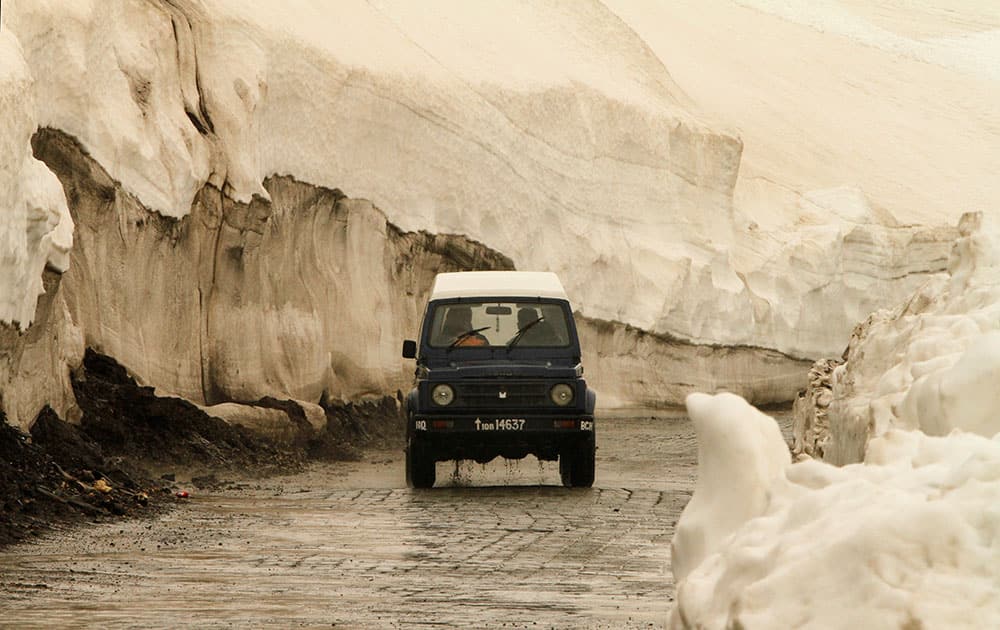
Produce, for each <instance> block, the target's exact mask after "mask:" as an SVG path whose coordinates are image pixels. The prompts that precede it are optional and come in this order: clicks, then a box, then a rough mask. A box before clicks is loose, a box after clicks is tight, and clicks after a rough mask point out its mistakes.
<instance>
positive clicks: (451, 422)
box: [407, 414, 596, 463]
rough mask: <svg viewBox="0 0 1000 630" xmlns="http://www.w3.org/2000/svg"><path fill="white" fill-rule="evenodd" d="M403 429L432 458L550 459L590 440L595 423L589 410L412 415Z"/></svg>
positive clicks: (592, 442)
mask: <svg viewBox="0 0 1000 630" xmlns="http://www.w3.org/2000/svg"><path fill="white" fill-rule="evenodd" d="M409 425H410V426H409V427H407V432H408V434H409V435H410V439H411V440H416V441H418V442H420V443H422V444H423V445H425V446H426V448H427V450H428V452H429V453H430V454H431V455H432V456H433V457H434V459H435V460H438V461H445V460H451V459H454V460H463V459H466V460H475V461H477V462H480V463H485V462H488V461H490V460H491V459H493V458H494V457H498V456H499V457H505V458H507V459H521V458H522V457H525V456H527V455H534V456H536V457H537V458H538V459H544V460H555V459H557V458H558V457H559V456H560V454H562V453H565V452H568V451H574V450H576V449H579V448H581V447H583V446H586V445H588V444H589V445H593V444H594V432H595V429H596V425H595V423H594V417H593V416H592V415H588V414H570V415H558V416H557V415H549V416H519V415H515V414H512V415H503V416H501V415H485V414H484V415H478V416H477V415H465V414H461V415H459V414H456V415H453V416H442V415H436V414H435V415H419V414H418V415H415V416H413V417H412V418H411V419H410V421H409Z"/></svg>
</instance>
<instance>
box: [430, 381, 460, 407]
mask: <svg viewBox="0 0 1000 630" xmlns="http://www.w3.org/2000/svg"><path fill="white" fill-rule="evenodd" d="M431 400H433V401H434V404H435V405H438V406H441V407H447V406H448V405H450V404H451V403H452V401H453V400H455V390H453V389H452V388H451V385H445V384H443V383H442V384H441V385H435V386H434V389H432V390H431Z"/></svg>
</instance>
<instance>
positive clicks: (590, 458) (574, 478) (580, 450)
mask: <svg viewBox="0 0 1000 630" xmlns="http://www.w3.org/2000/svg"><path fill="white" fill-rule="evenodd" d="M596 451H597V448H596V447H595V445H594V442H593V440H588V441H587V442H585V443H583V444H582V445H580V446H579V447H577V448H574V449H571V450H567V451H564V452H563V453H562V454H561V455H559V476H560V477H562V483H563V485H564V486H566V487H567V488H589V487H591V486H593V485H594V468H595V464H594V459H595V455H596Z"/></svg>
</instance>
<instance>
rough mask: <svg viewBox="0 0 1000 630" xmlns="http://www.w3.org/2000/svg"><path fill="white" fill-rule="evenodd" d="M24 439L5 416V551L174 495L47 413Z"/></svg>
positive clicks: (1, 483) (0, 527) (1, 504)
mask: <svg viewBox="0 0 1000 630" xmlns="http://www.w3.org/2000/svg"><path fill="white" fill-rule="evenodd" d="M34 428H35V432H33V433H32V434H24V433H21V432H20V431H18V430H17V429H16V428H14V427H13V426H11V425H9V424H7V422H6V418H5V417H4V415H3V413H2V412H0V508H2V509H0V547H2V546H4V545H7V544H10V543H13V542H17V541H19V540H22V539H24V538H27V537H29V536H32V535H34V534H37V533H39V532H42V531H44V530H46V529H48V528H49V527H51V526H52V525H53V524H54V523H63V522H65V523H70V522H76V521H82V520H94V519H97V520H102V519H106V518H109V517H122V516H131V515H135V514H141V513H144V512H146V511H148V510H149V509H153V508H155V507H157V506H159V505H163V504H164V501H165V500H167V499H168V497H169V490H168V489H166V488H163V487H162V486H161V484H160V483H158V482H155V481H152V480H150V479H149V478H148V477H146V476H144V475H142V474H141V473H137V472H136V471H132V470H130V471H126V470H124V469H123V468H122V467H121V466H119V465H118V464H119V463H118V462H117V461H116V460H114V459H108V458H105V457H104V456H103V455H102V449H101V447H100V445H99V444H97V443H96V442H94V441H93V440H91V439H90V438H89V437H88V436H87V435H86V434H84V433H83V432H82V431H80V430H79V429H77V428H76V427H74V426H72V425H69V424H67V423H65V422H63V421H62V420H60V419H59V418H58V417H57V416H56V415H55V413H54V412H53V411H52V410H51V409H49V408H47V407H46V408H45V409H44V410H43V411H42V414H41V415H40V416H39V418H38V420H37V421H36V422H35V426H34Z"/></svg>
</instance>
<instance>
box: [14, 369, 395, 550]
mask: <svg viewBox="0 0 1000 630" xmlns="http://www.w3.org/2000/svg"><path fill="white" fill-rule="evenodd" d="M73 391H74V393H75V395H76V398H77V402H78V404H79V405H80V407H81V409H82V410H83V416H82V418H81V420H80V424H79V425H73V424H68V423H66V422H63V421H62V420H60V419H59V418H58V417H57V416H56V414H55V413H54V412H53V411H52V410H51V409H49V408H45V409H44V410H43V411H42V413H41V414H39V416H38V418H37V419H36V421H35V423H34V425H33V426H32V428H31V434H30V435H23V434H21V433H20V432H19V431H18V430H17V429H15V428H14V427H12V426H11V425H9V424H7V422H6V418H4V417H3V415H2V412H0V507H2V509H0V547H3V546H5V545H7V544H10V543H13V542H17V541H20V540H23V539H25V538H28V537H30V536H32V535H35V534H38V533H41V532H44V531H46V530H49V529H51V528H53V527H58V526H60V525H62V524H68V523H73V522H80V521H87V520H90V521H95V520H96V521H101V520H107V519H113V518H123V517H129V516H132V515H143V514H149V513H150V512H151V511H154V510H158V509H163V508H164V507H167V506H169V505H170V504H172V503H173V502H175V501H181V500H183V497H179V496H178V493H181V494H182V493H183V492H185V491H188V490H190V489H194V490H196V489H197V488H204V487H207V486H213V485H217V484H222V483H226V482H227V481H228V480H230V479H232V478H246V477H260V476H265V475H270V474H276V473H279V472H288V471H294V470H297V469H299V468H301V467H302V466H303V465H304V464H305V463H306V462H308V461H310V460H344V459H347V460H356V459H360V457H361V453H362V448H365V447H375V448H385V447H393V446H396V445H400V446H401V444H402V437H401V436H402V432H403V423H402V418H401V416H400V414H399V411H398V405H397V402H396V400H394V399H391V398H385V399H383V400H381V401H377V402H373V403H365V404H359V405H351V404H348V405H339V404H323V407H324V409H326V412H327V418H328V427H327V430H326V431H325V432H323V433H319V434H316V432H314V431H311V430H310V429H309V424H308V422H307V420H306V417H305V413H304V411H303V410H302V408H301V407H299V405H298V404H297V403H295V402H294V401H287V400H286V401H283V400H277V399H273V398H265V399H262V400H259V401H256V402H254V403H253V404H255V405H257V406H262V407H271V408H275V409H281V410H282V411H284V412H285V413H286V414H288V416H289V418H291V420H292V421H293V422H294V423H295V424H296V425H298V426H300V427H302V429H303V430H302V439H300V440H298V441H296V442H294V443H291V444H275V443H273V442H271V441H269V440H267V439H265V438H263V437H261V436H260V435H258V434H256V433H253V432H252V431H250V430H248V429H246V428H244V427H241V426H238V425H237V426H234V425H230V424H227V423H226V422H223V421H222V420H219V419H218V418H214V417H212V416H209V415H207V414H206V413H205V412H203V411H202V410H201V409H199V408H198V407H197V406H195V405H194V404H192V403H190V402H189V401H187V400H183V399H179V398H166V397H158V396H156V395H154V393H153V389H152V388H151V387H142V386H140V385H138V384H137V383H136V382H135V380H134V379H132V378H131V377H130V376H129V375H128V373H127V371H126V370H125V368H123V367H122V366H121V365H119V364H118V363H117V362H115V361H114V359H112V358H110V357H107V356H104V355H101V354H99V353H97V352H94V351H93V350H90V349H88V350H87V353H86V356H85V358H84V363H83V367H82V369H81V370H79V372H78V373H77V374H75V375H74V378H73Z"/></svg>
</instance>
